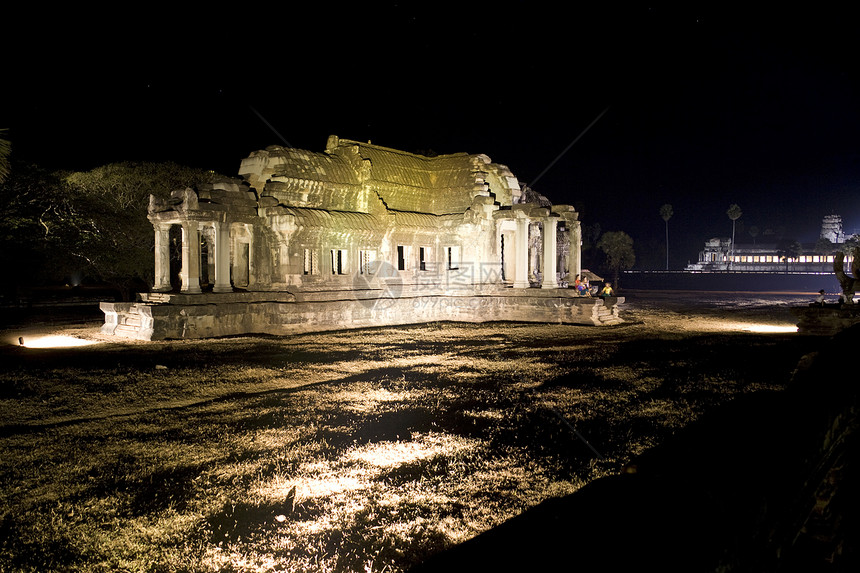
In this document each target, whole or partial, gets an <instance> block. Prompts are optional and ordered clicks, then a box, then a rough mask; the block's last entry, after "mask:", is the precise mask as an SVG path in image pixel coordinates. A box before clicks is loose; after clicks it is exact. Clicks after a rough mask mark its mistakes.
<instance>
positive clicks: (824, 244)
mask: <svg viewBox="0 0 860 573" xmlns="http://www.w3.org/2000/svg"><path fill="white" fill-rule="evenodd" d="M815 252H816V253H818V254H819V255H832V254H833V241H831V240H830V239H828V238H827V237H819V238H818V240H817V241H815Z"/></svg>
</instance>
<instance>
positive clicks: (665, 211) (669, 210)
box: [660, 203, 674, 271]
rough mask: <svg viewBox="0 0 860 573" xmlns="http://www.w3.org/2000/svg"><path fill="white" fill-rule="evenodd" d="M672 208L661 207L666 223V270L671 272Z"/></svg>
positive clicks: (668, 206)
mask: <svg viewBox="0 0 860 573" xmlns="http://www.w3.org/2000/svg"><path fill="white" fill-rule="evenodd" d="M672 215H674V213H673V212H672V206H671V205H669V204H668V203H666V204H665V205H663V206H662V207H660V216H661V217H663V220H664V221H665V222H666V270H667V271H668V270H669V219H671V218H672Z"/></svg>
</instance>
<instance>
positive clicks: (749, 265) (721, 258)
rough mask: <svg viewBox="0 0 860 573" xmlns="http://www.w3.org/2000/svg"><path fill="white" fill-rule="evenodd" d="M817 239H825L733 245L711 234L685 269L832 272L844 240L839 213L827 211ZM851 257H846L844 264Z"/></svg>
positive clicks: (701, 270)
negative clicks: (823, 240) (836, 253)
mask: <svg viewBox="0 0 860 573" xmlns="http://www.w3.org/2000/svg"><path fill="white" fill-rule="evenodd" d="M819 239H826V240H827V241H829V245H828V243H826V242H816V243H805V244H800V243H798V244H796V245H794V246H792V245H791V244H788V243H783V244H777V243H767V242H765V243H759V244H742V243H738V244H736V245H735V246H734V249H732V240H731V239H729V238H713V239H710V240H708V241H706V242H705V248H704V249H703V250H702V251H700V252H699V260H698V261H697V262H695V263H691V264H689V265H687V267H686V269H685V270H687V271H698V272H724V271H733V272H788V273H820V274H828V275H829V274H832V273H833V260H834V253H835V252H836V251H837V250H838V249H840V247H841V246H842V244H843V243H844V242H845V233H844V232H843V230H842V217H840V216H839V215H828V216H826V217H824V220H823V221H822V224H821V233H820V235H819ZM851 260H852V257H850V256H849V257H846V260H845V264H846V266H847V265H848V264H850V262H851Z"/></svg>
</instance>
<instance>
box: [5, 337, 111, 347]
mask: <svg viewBox="0 0 860 573" xmlns="http://www.w3.org/2000/svg"><path fill="white" fill-rule="evenodd" d="M19 343H20V344H21V346H25V347H27V348H68V347H73V346H88V345H90V344H97V342H96V341H95V340H84V339H83V338H76V337H74V336H62V335H49V336H38V337H35V338H24V337H21V338H20V339H19Z"/></svg>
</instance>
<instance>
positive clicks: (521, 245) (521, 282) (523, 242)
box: [514, 217, 529, 288]
mask: <svg viewBox="0 0 860 573" xmlns="http://www.w3.org/2000/svg"><path fill="white" fill-rule="evenodd" d="M515 237H516V238H515V242H516V246H515V248H514V251H515V253H516V255H515V256H516V263H515V264H514V288H529V220H528V218H526V217H518V218H517V232H516V234H515Z"/></svg>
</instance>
